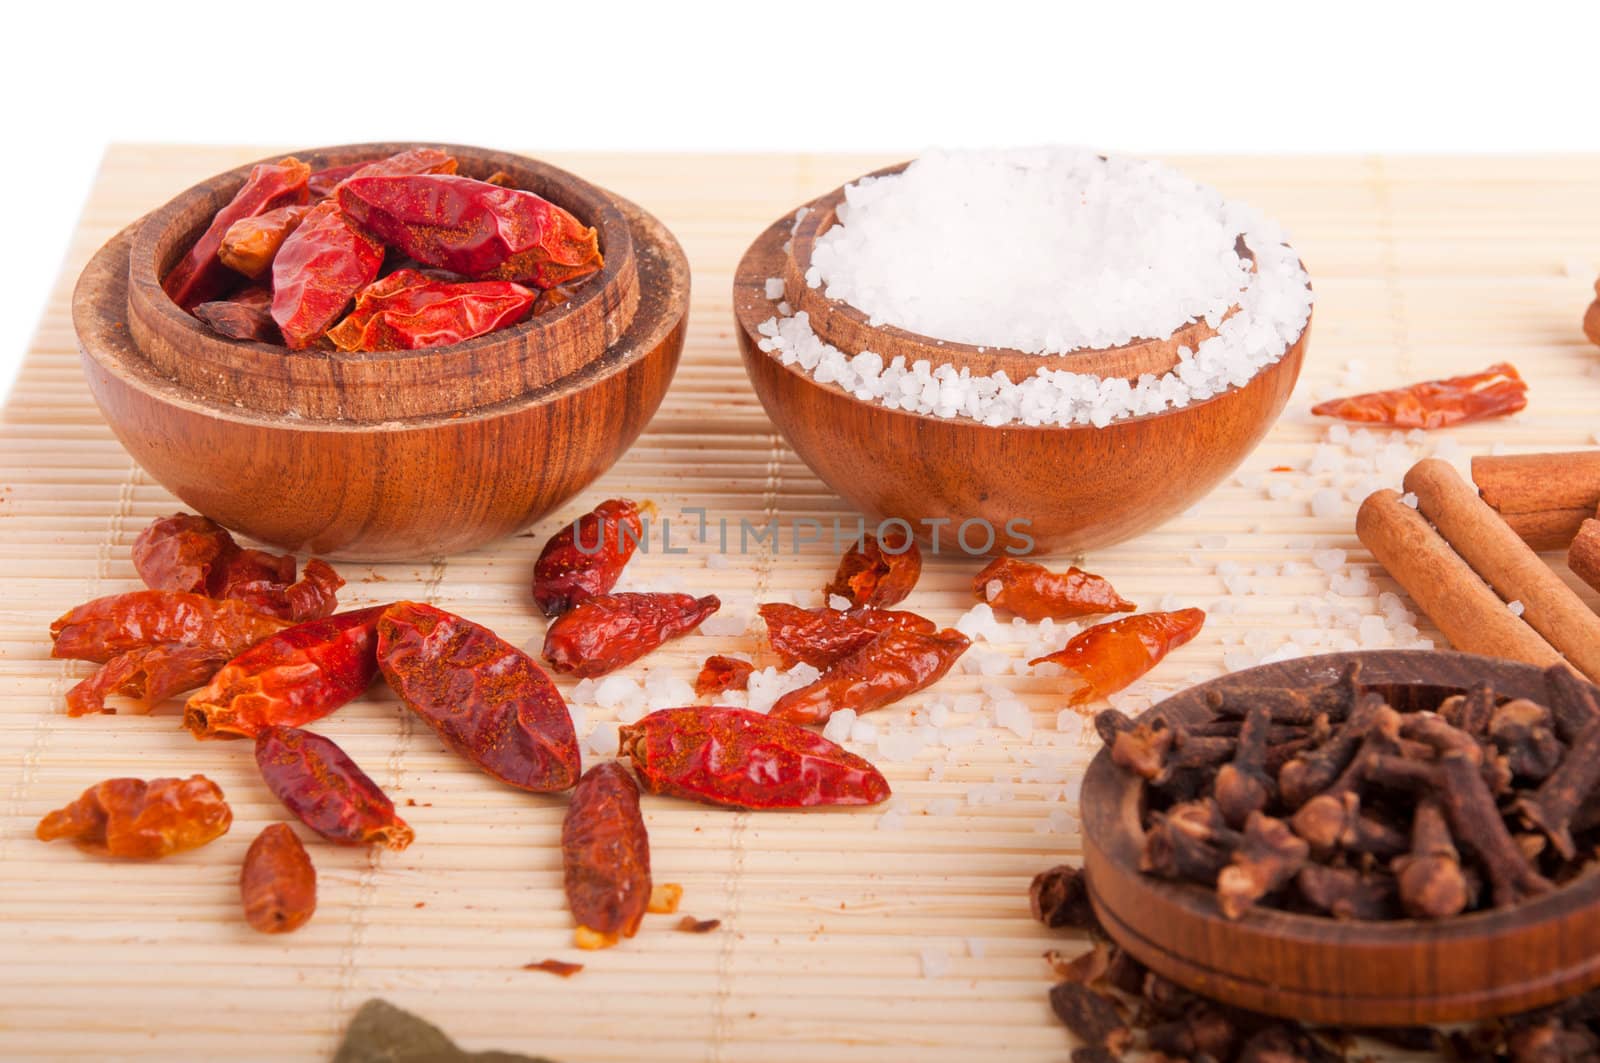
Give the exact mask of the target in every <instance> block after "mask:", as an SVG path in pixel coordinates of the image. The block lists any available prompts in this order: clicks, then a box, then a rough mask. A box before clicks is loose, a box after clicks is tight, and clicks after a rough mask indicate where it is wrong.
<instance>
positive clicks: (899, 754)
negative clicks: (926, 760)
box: [878, 730, 928, 762]
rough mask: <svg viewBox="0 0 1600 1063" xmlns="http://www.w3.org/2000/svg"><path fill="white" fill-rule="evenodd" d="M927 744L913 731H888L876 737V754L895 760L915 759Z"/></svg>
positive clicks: (885, 758)
mask: <svg viewBox="0 0 1600 1063" xmlns="http://www.w3.org/2000/svg"><path fill="white" fill-rule="evenodd" d="M927 744H928V743H927V742H926V741H925V740H924V739H923V737H922V736H921V735H920V734H918V733H917V732H915V731H899V730H894V731H889V732H887V733H885V734H882V735H880V736H879V737H878V756H879V757H881V758H882V759H884V760H889V761H896V762H899V761H907V760H916V759H917V755H918V754H919V753H921V752H922V751H923V749H924V748H926V746H927Z"/></svg>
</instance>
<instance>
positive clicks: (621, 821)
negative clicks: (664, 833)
mask: <svg viewBox="0 0 1600 1063" xmlns="http://www.w3.org/2000/svg"><path fill="white" fill-rule="evenodd" d="M561 862H562V866H563V868H564V872H565V882H566V890H567V906H568V907H569V908H571V909H572V918H573V919H574V920H576V922H577V924H578V932H577V941H578V943H579V945H580V946H582V947H584V948H606V947H609V946H611V945H615V944H616V943H617V939H618V938H619V937H625V938H631V937H633V935H634V934H636V933H638V931H639V923H640V922H641V921H642V920H643V919H644V913H645V908H646V906H647V905H648V904H649V903H650V838H649V836H648V835H647V834H646V833H645V829H644V815H643V814H642V813H641V812H640V811H639V785H638V784H637V783H635V782H634V781H633V776H631V775H629V774H628V769H626V768H624V767H623V766H622V765H621V764H619V763H617V762H616V761H614V760H607V761H603V762H601V763H599V764H596V765H595V766H594V767H592V768H590V769H589V770H588V771H586V772H584V773H583V777H582V778H581V779H579V780H578V786H577V789H575V790H573V791H572V803H571V804H569V805H568V806H567V815H566V818H565V819H563V820H562V821H561Z"/></svg>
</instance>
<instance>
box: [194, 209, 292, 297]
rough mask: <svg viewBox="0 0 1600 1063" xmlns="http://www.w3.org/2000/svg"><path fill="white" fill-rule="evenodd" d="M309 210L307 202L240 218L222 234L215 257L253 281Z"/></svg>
mask: <svg viewBox="0 0 1600 1063" xmlns="http://www.w3.org/2000/svg"><path fill="white" fill-rule="evenodd" d="M310 212H311V206H310V204H308V203H290V204H288V205H286V206H282V207H277V208H275V209H273V210H269V211H267V212H266V213H265V214H257V215H256V216H255V217H252V218H240V219H239V220H238V221H236V222H234V223H233V224H232V225H230V226H228V231H227V232H226V233H224V234H223V237H222V246H221V247H220V248H218V250H217V257H218V258H220V259H221V260H222V264H223V265H224V266H227V267H228V268H229V269H231V270H233V271H234V272H235V273H242V274H244V275H245V276H246V277H249V278H250V279H251V280H255V279H256V278H258V277H260V276H262V275H263V274H265V273H266V272H267V270H268V269H271V268H272V260H273V259H274V258H276V257H277V255H278V248H280V247H282V246H283V242H284V241H285V240H287V239H288V238H289V234H290V233H292V232H294V231H295V229H297V228H298V227H299V225H300V223H301V222H302V221H304V220H305V217H306V215H307V214H309V213H310Z"/></svg>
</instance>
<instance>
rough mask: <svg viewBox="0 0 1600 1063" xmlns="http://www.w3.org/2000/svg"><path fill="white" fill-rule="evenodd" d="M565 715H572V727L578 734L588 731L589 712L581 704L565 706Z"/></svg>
mask: <svg viewBox="0 0 1600 1063" xmlns="http://www.w3.org/2000/svg"><path fill="white" fill-rule="evenodd" d="M567 715H568V716H571V717H572V729H573V731H574V732H576V733H578V734H586V733H588V727H589V712H588V710H587V709H585V708H584V707H583V706H581V705H571V704H569V705H568V706H567Z"/></svg>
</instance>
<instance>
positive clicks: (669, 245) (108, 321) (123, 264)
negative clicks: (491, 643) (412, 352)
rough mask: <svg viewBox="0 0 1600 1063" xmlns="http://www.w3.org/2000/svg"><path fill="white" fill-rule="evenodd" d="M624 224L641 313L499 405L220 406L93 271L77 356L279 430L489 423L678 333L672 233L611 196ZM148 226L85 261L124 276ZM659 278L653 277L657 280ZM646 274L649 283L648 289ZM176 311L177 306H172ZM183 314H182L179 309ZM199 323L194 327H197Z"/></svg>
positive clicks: (686, 294) (79, 306)
mask: <svg viewBox="0 0 1600 1063" xmlns="http://www.w3.org/2000/svg"><path fill="white" fill-rule="evenodd" d="M608 195H610V197H611V199H612V201H613V202H614V203H615V205H616V207H617V209H618V210H619V211H621V212H622V215H623V216H624V217H625V218H626V219H627V221H628V226H629V230H630V235H631V238H632V239H633V240H634V241H635V242H637V243H639V244H641V245H642V247H641V250H643V251H645V252H646V253H643V254H639V255H637V256H636V257H637V259H638V268H639V271H640V275H641V293H640V303H639V310H638V313H636V314H635V315H634V317H633V320H632V321H631V322H630V323H629V326H628V328H627V330H626V331H625V332H624V334H623V335H622V336H621V337H620V338H619V339H618V340H617V341H616V342H615V343H612V344H611V345H610V346H609V347H608V348H607V349H606V351H605V353H604V354H603V355H602V356H601V357H600V358H598V359H595V360H594V361H592V362H590V363H589V364H588V365H586V366H584V367H582V368H581V369H579V370H577V371H576V372H574V373H571V374H569V375H567V376H565V377H562V378H560V379H558V380H554V381H552V382H550V383H549V384H546V385H544V386H542V387H540V388H537V389H535V390H532V391H529V392H527V393H526V394H523V395H520V396H517V397H515V398H512V399H508V400H506V401H503V402H498V403H491V404H487V405H480V406H472V407H468V408H465V409H462V410H457V411H452V412H448V413H437V414H429V415H425V416H415V417H408V418H403V419H400V418H397V419H393V420H385V421H378V420H351V419H348V418H313V417H286V416H284V415H282V414H276V413H271V412H267V411H261V410H253V409H250V408H248V407H245V406H242V405H237V404H234V403H230V402H225V401H222V400H220V399H217V398H216V397H214V396H210V395H207V394H205V393H203V392H200V391H197V390H195V389H193V388H190V387H188V386H186V385H184V384H182V383H180V382H178V381H175V380H173V379H172V378H170V377H168V376H165V375H164V374H162V373H161V372H159V371H158V370H157V368H156V366H155V365H153V364H152V363H151V362H150V361H149V359H148V358H146V357H145V356H144V354H143V352H142V351H140V350H139V348H138V346H137V345H136V344H135V343H134V341H133V338H132V336H131V335H130V334H129V332H128V328H127V323H126V321H124V320H120V319H112V318H111V317H109V316H108V315H107V314H106V313H103V312H102V311H101V308H99V307H98V306H97V305H96V301H97V293H95V292H94V291H91V290H89V288H88V285H87V284H86V281H87V279H88V278H89V277H90V276H91V275H92V274H93V273H94V272H95V271H94V270H92V269H90V268H89V267H88V266H86V267H85V268H84V270H83V272H82V273H81V274H80V275H79V279H78V282H77V284H76V285H75V286H74V288H73V293H72V299H71V304H70V305H71V310H72V322H73V328H74V331H75V333H76V334H77V338H78V348H79V351H80V352H81V353H82V354H83V355H84V356H85V357H89V358H93V359H94V360H95V362H96V363H97V364H99V365H100V366H101V367H102V368H103V369H104V370H105V371H106V372H108V373H112V374H114V375H116V376H118V377H119V378H121V379H122V380H124V381H125V382H126V383H127V384H128V385H129V386H131V387H135V388H138V389H139V390H141V391H144V392H146V393H148V394H150V395H151V396H152V397H154V398H157V399H159V400H160V401H163V402H166V403H170V404H172V405H174V406H178V407H181V408H183V409H185V410H188V411H192V412H196V413H203V414H207V415H210V416H212V417H216V418H218V419H219V420H225V421H232V422H236V423H239V424H247V425H252V426H257V427H264V428H270V429H275V430H279V431H287V432H295V431H315V432H343V433H350V434H362V433H373V432H396V431H412V430H426V429H433V428H437V427H439V426H442V425H453V424H469V423H474V422H477V421H489V420H493V419H496V418H499V417H503V416H506V415H508V414H514V413H516V412H518V411H521V410H524V409H527V408H530V407H533V406H537V405H541V404H546V403H555V402H559V401H561V400H562V399H563V398H565V397H566V396H567V395H568V394H570V393H572V392H574V391H579V390H582V389H585V388H588V387H590V386H593V385H595V384H598V383H600V382H601V381H604V380H606V379H608V378H610V377H612V376H615V375H617V374H619V373H624V372H626V371H627V370H628V369H629V367H630V366H632V365H633V364H634V363H636V362H638V361H640V360H641V359H644V358H646V357H648V356H649V355H650V354H651V352H652V351H653V350H654V349H655V347H656V345H657V344H658V342H659V341H660V339H661V338H662V337H665V336H667V335H668V334H670V333H671V332H672V330H674V329H681V328H683V326H684V323H685V321H686V319H687V317H688V314H689V307H690V295H691V275H690V270H689V260H688V257H687V256H686V255H685V254H684V251H683V247H682V245H680V244H679V243H678V240H677V237H675V236H674V235H673V234H672V232H671V230H669V229H668V228H667V227H666V226H665V225H664V224H662V223H661V221H660V220H659V219H657V218H656V217H655V216H654V215H652V214H650V213H649V212H648V211H646V210H644V209H643V208H641V207H639V206H638V205H637V204H635V203H633V202H632V201H630V200H627V199H624V198H623V197H621V196H617V195H615V194H612V193H608ZM144 221H145V219H144V218H141V219H139V220H137V221H134V222H133V223H132V224H130V225H128V226H127V227H125V228H124V229H122V230H121V231H120V232H118V233H117V234H116V235H114V236H113V237H112V238H111V239H109V240H107V241H106V243H105V244H104V245H102V246H101V247H100V248H99V249H98V250H97V251H96V252H95V253H94V255H93V256H92V257H91V259H90V263H91V264H95V263H103V262H104V260H105V259H106V258H108V257H116V258H119V259H120V262H114V263H113V264H112V266H111V268H112V269H114V270H117V271H119V274H120V275H122V276H126V273H127V258H128V256H129V255H130V254H131V252H132V248H133V244H134V241H135V239H136V234H137V233H138V231H139V227H140V225H141V224H142V223H143V222H144ZM657 274H659V276H658V277H656V276H655V275H657ZM647 275H649V276H651V277H652V278H653V280H654V282H653V283H650V284H645V283H643V281H644V280H645V278H646V276H647ZM174 310H176V306H174ZM179 312H180V313H181V311H179ZM196 324H198V322H196Z"/></svg>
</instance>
